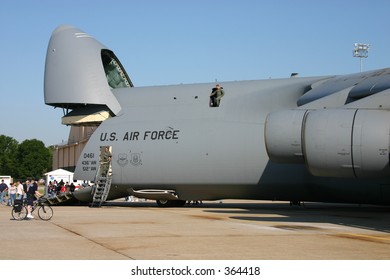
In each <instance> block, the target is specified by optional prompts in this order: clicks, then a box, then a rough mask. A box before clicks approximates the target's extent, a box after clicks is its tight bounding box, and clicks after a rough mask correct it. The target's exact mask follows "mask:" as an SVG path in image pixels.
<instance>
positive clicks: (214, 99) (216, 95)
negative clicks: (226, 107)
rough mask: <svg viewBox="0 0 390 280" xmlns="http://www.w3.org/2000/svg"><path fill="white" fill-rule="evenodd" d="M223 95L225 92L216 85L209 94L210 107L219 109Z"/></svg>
mask: <svg viewBox="0 0 390 280" xmlns="http://www.w3.org/2000/svg"><path fill="white" fill-rule="evenodd" d="M224 95H225V91H224V90H223V87H221V86H220V85H219V84H216V85H215V88H213V89H212V90H211V93H210V107H219V104H220V103H221V98H222V97H223V96H224Z"/></svg>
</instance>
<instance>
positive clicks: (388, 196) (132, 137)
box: [44, 25, 390, 206]
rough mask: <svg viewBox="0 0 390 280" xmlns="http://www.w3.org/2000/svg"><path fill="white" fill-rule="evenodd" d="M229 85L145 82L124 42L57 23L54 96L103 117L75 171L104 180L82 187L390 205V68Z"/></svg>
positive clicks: (49, 99) (73, 116)
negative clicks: (116, 45)
mask: <svg viewBox="0 0 390 280" xmlns="http://www.w3.org/2000/svg"><path fill="white" fill-rule="evenodd" d="M219 86H220V87H219V88H218V89H217V87H216V85H215V83H202V84H189V85H172V86H146V87H134V86H133V83H132V81H131V80H130V78H129V76H128V74H127V73H126V71H125V69H124V67H123V66H122V64H121V63H120V61H119V59H118V58H117V57H116V56H115V54H114V52H113V51H112V50H110V49H109V48H107V47H106V46H104V45H103V44H101V43H100V42H98V41H97V40H96V39H95V38H93V37H92V36H90V35H88V34H87V33H85V32H83V31H81V30H79V29H77V28H75V27H72V26H68V25H62V26H59V27H58V28H57V29H55V30H54V32H53V34H52V36H51V39H50V42H49V45H48V49H47V56H46V65H45V81H44V96H45V103H46V104H47V105H50V106H54V107H60V108H64V109H66V115H64V117H63V123H64V122H65V123H67V124H71V125H85V124H88V125H90V124H91V123H93V122H95V124H96V130H95V131H94V133H93V134H92V135H91V137H90V139H89V141H88V143H87V144H86V146H85V147H84V149H83V151H82V152H81V155H80V158H79V160H78V163H77V166H76V168H75V174H74V178H75V179H78V180H89V181H93V182H95V185H94V186H92V187H87V188H85V189H82V190H79V191H77V192H75V193H74V196H75V197H76V198H77V199H78V200H80V201H89V202H92V204H93V203H95V204H97V205H101V203H102V202H104V201H106V200H112V199H116V198H120V197H126V196H130V195H132V196H136V197H140V198H146V199H152V200H156V201H157V203H158V204H159V205H160V206H181V205H184V204H185V201H188V200H219V199H258V200H283V201H290V202H291V203H292V204H299V203H300V202H301V201H312V202H343V203H359V204H380V205H389V204H390V166H389V143H390V137H389V134H390V111H389V109H390V68H387V69H380V70H375V71H369V72H363V73H356V74H350V75H332V76H322V77H307V78H304V77H296V76H292V77H289V78H285V79H267V80H253V81H234V82H219ZM213 88H214V90H213V91H212V89H213ZM215 90H218V91H219V93H218V94H215ZM216 96H218V97H216ZM214 97H216V98H218V102H215V99H214ZM104 114H106V116H107V117H105V118H104V119H103V120H97V121H96V120H95V119H94V118H88V116H93V115H98V116H101V115H104ZM85 119H87V121H83V120H85Z"/></svg>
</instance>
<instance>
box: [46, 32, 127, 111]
mask: <svg viewBox="0 0 390 280" xmlns="http://www.w3.org/2000/svg"><path fill="white" fill-rule="evenodd" d="M132 86H133V84H132V83H131V80H130V79H129V77H128V75H127V73H126V71H125V70H124V68H123V67H122V65H121V63H120V62H119V60H118V59H117V58H116V56H115V54H114V53H113V52H112V51H111V50H109V49H107V48H106V47H105V46H104V45H103V44H101V43H100V42H98V41H97V40H96V39H94V38H93V37H92V36H90V35H88V34H86V33H85V32H83V31H81V30H79V29H77V28H75V27H72V26H68V25H61V26H59V27H58V28H57V29H55V30H54V32H53V34H52V36H51V38H50V42H49V46H48V49H47V54H46V65H45V81H44V92H45V93H44V96H45V103H46V104H47V105H51V106H54V107H61V108H65V109H71V110H73V111H77V110H80V109H81V111H83V109H84V108H86V107H89V109H90V108H91V106H92V107H99V109H101V106H103V107H105V108H106V110H107V111H108V112H109V114H110V115H116V114H117V113H118V112H119V111H120V110H121V106H120V104H119V103H118V101H117V99H116V98H115V96H114V95H113V94H112V92H111V89H112V88H120V87H132ZM73 113H74V112H73Z"/></svg>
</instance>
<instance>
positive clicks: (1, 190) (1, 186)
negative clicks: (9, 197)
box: [0, 180, 8, 204]
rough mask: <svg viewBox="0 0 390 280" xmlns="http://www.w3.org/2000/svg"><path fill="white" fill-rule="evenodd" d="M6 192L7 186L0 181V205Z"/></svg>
mask: <svg viewBox="0 0 390 280" xmlns="http://www.w3.org/2000/svg"><path fill="white" fill-rule="evenodd" d="M7 191H8V186H7V184H6V183H4V180H1V184H0V204H3V202H4V197H5V194H6V193H7Z"/></svg>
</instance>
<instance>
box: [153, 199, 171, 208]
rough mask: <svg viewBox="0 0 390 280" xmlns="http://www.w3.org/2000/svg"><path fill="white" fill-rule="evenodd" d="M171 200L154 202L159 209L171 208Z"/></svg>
mask: <svg viewBox="0 0 390 280" xmlns="http://www.w3.org/2000/svg"><path fill="white" fill-rule="evenodd" d="M172 201H173V200H156V202H157V205H158V206H159V207H171V206H172V205H173V203H172Z"/></svg>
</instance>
